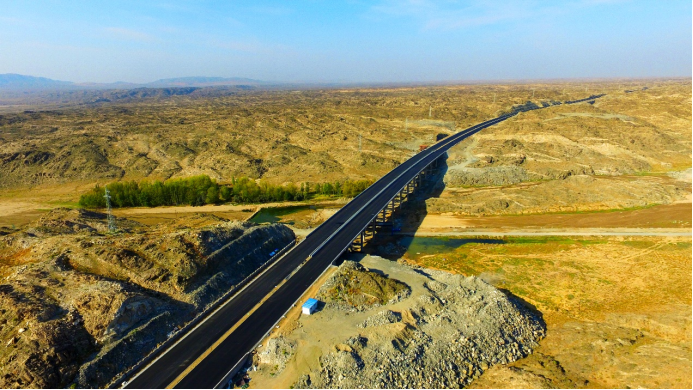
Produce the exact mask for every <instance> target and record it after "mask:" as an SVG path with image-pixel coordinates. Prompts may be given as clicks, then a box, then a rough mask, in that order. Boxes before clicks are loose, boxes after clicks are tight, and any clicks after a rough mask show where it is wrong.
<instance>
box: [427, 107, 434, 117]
mask: <svg viewBox="0 0 693 390" xmlns="http://www.w3.org/2000/svg"><path fill="white" fill-rule="evenodd" d="M432 109H433V106H428V117H429V118H430V117H431V110H432Z"/></svg>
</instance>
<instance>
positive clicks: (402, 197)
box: [349, 159, 439, 252]
mask: <svg viewBox="0 0 693 390" xmlns="http://www.w3.org/2000/svg"><path fill="white" fill-rule="evenodd" d="M438 165H439V159H436V160H433V162H432V163H431V164H429V165H427V166H426V167H425V168H424V169H423V170H422V171H421V172H419V174H418V175H416V176H415V177H414V178H413V179H412V180H411V181H410V182H408V183H407V184H406V185H405V186H404V188H402V189H401V190H400V191H399V192H398V193H397V194H396V195H395V196H394V197H393V198H392V200H391V201H390V202H389V203H388V204H387V205H386V206H385V207H384V208H383V209H382V210H380V211H379V212H378V213H377V214H376V215H375V217H373V219H372V220H371V221H370V222H369V223H368V224H367V225H366V227H365V228H364V229H363V231H362V232H361V233H360V234H359V235H358V236H357V237H356V238H355V239H354V241H353V242H352V244H351V246H349V251H351V252H362V251H363V248H364V247H365V246H366V241H368V240H370V239H371V238H373V237H374V236H375V234H376V232H377V230H378V229H380V228H382V227H383V226H388V225H392V223H388V221H389V220H390V219H391V218H392V216H393V214H394V213H395V210H397V209H398V208H400V207H402V204H403V203H404V202H405V201H406V200H407V199H408V198H409V196H410V195H411V194H413V193H414V192H415V191H416V190H417V189H419V188H421V187H422V186H423V185H424V183H425V181H426V179H427V176H428V175H432V174H433V173H434V172H435V168H436V167H438Z"/></svg>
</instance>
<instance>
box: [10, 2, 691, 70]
mask: <svg viewBox="0 0 693 390" xmlns="http://www.w3.org/2000/svg"><path fill="white" fill-rule="evenodd" d="M0 10H2V11H1V12H0V73H20V74H29V75H34V76H43V77H49V78H54V79H59V80H68V81H77V82H86V81H93V82H113V81H129V82H147V81H153V80H157V79H161V78H169V77H182V76H221V77H248V78H254V79H260V80H270V81H284V82H426V81H475V80H509V79H548V78H591V77H670V76H685V77H690V76H691V66H692V63H691V57H692V54H691V46H692V43H691V35H692V30H691V25H692V21H691V1H690V0H687V1H677V0H667V1H654V0H651V1H627V0H622V1H619V0H572V1H558V0H554V1H532V0H526V1H454V0H447V1H427V0H409V1H392V0H379V1H359V0H350V1H337V0H331V1H319V0H312V1H298V0H296V1H283V2H282V1H263V0H256V1H165V0H162V1H143V0H140V1H1V0H0Z"/></svg>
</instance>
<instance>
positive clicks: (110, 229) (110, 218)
mask: <svg viewBox="0 0 693 390" xmlns="http://www.w3.org/2000/svg"><path fill="white" fill-rule="evenodd" d="M104 189H105V190H106V195H104V196H103V197H104V198H106V210H107V212H108V232H109V233H115V231H116V224H115V218H113V213H111V193H110V192H108V186H105V187H104Z"/></svg>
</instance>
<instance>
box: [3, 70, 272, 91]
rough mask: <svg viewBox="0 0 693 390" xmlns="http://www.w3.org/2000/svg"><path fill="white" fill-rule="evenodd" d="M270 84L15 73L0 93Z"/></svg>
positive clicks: (244, 80)
mask: <svg viewBox="0 0 693 390" xmlns="http://www.w3.org/2000/svg"><path fill="white" fill-rule="evenodd" d="M269 84H270V83H267V82H264V81H260V80H253V79H247V78H241V77H231V78H224V77H178V78H171V79H161V80H157V81H154V82H151V83H144V84H138V83H128V82H122V81H120V82H116V83H73V82H71V81H59V80H52V79H49V78H45V77H35V76H26V75H21V74H14V73H6V74H0V91H41V90H70V89H132V88H176V87H214V86H260V85H269Z"/></svg>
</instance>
